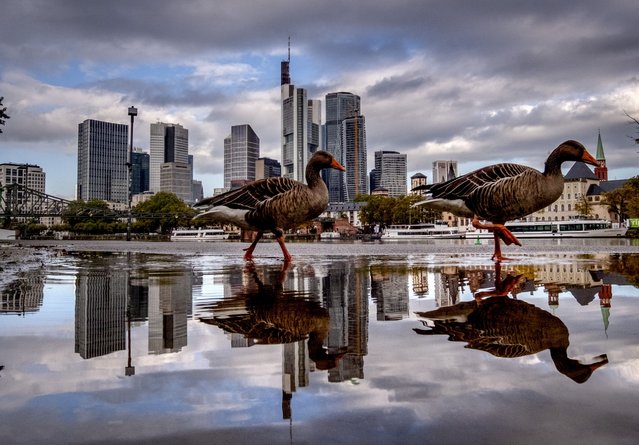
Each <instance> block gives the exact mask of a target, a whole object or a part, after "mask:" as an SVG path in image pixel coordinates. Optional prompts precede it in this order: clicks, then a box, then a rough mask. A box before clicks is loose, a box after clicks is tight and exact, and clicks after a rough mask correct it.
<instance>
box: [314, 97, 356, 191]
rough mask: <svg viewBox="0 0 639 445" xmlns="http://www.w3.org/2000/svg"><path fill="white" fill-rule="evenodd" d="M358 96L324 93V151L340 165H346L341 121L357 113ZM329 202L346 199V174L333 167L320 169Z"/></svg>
mask: <svg viewBox="0 0 639 445" xmlns="http://www.w3.org/2000/svg"><path fill="white" fill-rule="evenodd" d="M359 110H360V97H359V96H357V95H355V94H352V93H347V92H337V93H329V94H327V95H326V125H325V138H326V139H325V142H324V147H325V149H326V151H328V152H329V153H331V154H332V155H333V156H334V157H335V159H337V160H338V161H339V162H340V163H341V164H342V165H346V155H345V151H344V150H343V148H342V122H343V121H344V119H346V118H351V117H355V116H358V115H359ZM322 175H323V178H324V181H325V182H326V185H327V186H328V196H329V201H330V202H344V201H346V175H344V174H343V173H342V172H339V171H337V170H333V169H326V170H323V171H322Z"/></svg>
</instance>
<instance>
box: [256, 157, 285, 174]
mask: <svg viewBox="0 0 639 445" xmlns="http://www.w3.org/2000/svg"><path fill="white" fill-rule="evenodd" d="M276 176H282V166H281V165H280V163H279V161H278V160H277V159H271V158H259V159H258V160H257V162H255V179H264V178H273V177H276Z"/></svg>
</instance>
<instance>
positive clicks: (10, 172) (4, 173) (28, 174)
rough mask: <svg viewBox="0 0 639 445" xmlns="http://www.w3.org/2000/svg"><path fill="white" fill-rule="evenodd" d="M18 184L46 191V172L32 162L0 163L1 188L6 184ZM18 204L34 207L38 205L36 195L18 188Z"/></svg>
mask: <svg viewBox="0 0 639 445" xmlns="http://www.w3.org/2000/svg"><path fill="white" fill-rule="evenodd" d="M11 184H18V185H20V186H22V187H26V188H29V189H31V190H34V191H36V192H39V193H42V194H44V193H45V186H46V173H45V172H44V171H43V170H42V168H41V167H40V166H38V165H32V164H14V163H4V164H0V188H2V187H3V186H5V185H11ZM17 199H18V202H17V204H18V205H19V206H26V207H28V208H32V207H33V206H34V205H36V203H37V201H35V199H36V198H35V197H34V196H32V194H31V193H25V192H24V191H22V190H17Z"/></svg>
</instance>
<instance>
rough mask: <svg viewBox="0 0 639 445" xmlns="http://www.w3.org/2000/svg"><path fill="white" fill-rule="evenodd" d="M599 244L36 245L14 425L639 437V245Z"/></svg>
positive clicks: (360, 436)
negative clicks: (283, 249)
mask: <svg viewBox="0 0 639 445" xmlns="http://www.w3.org/2000/svg"><path fill="white" fill-rule="evenodd" d="M586 241H587V240H572V242H567V240H562V241H561V242H557V241H535V242H529V241H526V242H525V244H524V246H523V247H521V248H516V249H512V248H508V250H507V251H505V253H506V254H508V255H509V256H511V257H512V258H513V260H512V261H509V262H505V263H502V265H501V266H500V267H496V266H495V264H494V263H492V262H491V261H490V254H491V246H490V245H489V244H488V245H487V244H486V243H484V244H482V245H475V244H474V242H472V240H466V241H465V242H463V241H449V242H434V243H397V242H395V243H378V242H376V243H362V242H356V243H341V242H337V243H335V242H328V243H326V242H322V243H290V245H289V250H290V251H291V253H292V254H293V256H294V261H293V263H292V264H291V265H289V266H288V267H287V266H285V265H283V264H282V261H281V259H280V257H279V255H280V253H279V248H278V247H277V245H276V244H275V243H272V242H270V243H269V242H267V243H262V244H260V245H259V246H258V248H257V249H256V251H255V261H254V262H253V263H252V264H245V263H244V262H243V261H242V259H241V255H242V248H243V247H246V244H244V243H234V242H220V243H200V244H198V243H135V242H132V243H126V242H113V243H98V244H97V245H96V244H95V243H91V242H58V243H47V242H36V243H26V242H21V243H20V245H24V246H27V245H29V246H41V247H40V248H41V249H45V250H46V252H47V255H46V258H43V259H42V260H41V261H40V265H39V266H38V267H35V268H34V267H31V268H30V269H29V270H28V272H27V273H22V274H18V276H16V277H15V278H14V279H11V280H8V281H7V282H6V283H4V284H2V285H1V286H0V289H2V306H1V312H0V366H3V368H2V369H1V370H0V416H1V418H2V419H3V421H2V422H1V423H0V443H3V444H32V443H44V442H46V443H51V444H57V443H60V444H62V443H65V444H74V443H105V444H106V443H120V444H127V443H131V444H133V443H136V444H138V443H149V444H150V443H167V444H168V443H227V444H229V443H238V444H254V443H265V444H272V443H303V444H323V443H327V444H328V443H330V444H360V443H367V444H389V443H402V444H417V443H419V444H423V443H451V444H456V443H491V444H501V443H504V444H506V443H508V444H513V443H516V444H525V443H531V444H532V443H535V444H538V443H562V444H572V443H575V444H577V443H579V444H583V443H615V444H626V443H627V444H630V443H633V444H634V443H635V442H636V437H637V434H638V433H639V426H638V425H639V414H637V413H636V410H635V409H634V407H636V406H639V391H638V390H639V329H638V328H637V323H636V320H637V316H638V315H639V288H638V287H637V286H639V247H638V246H636V245H634V244H633V243H632V242H630V241H629V240H599V241H596V242H586ZM98 250H99V251H98Z"/></svg>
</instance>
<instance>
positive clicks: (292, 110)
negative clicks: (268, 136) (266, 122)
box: [280, 39, 322, 182]
mask: <svg viewBox="0 0 639 445" xmlns="http://www.w3.org/2000/svg"><path fill="white" fill-rule="evenodd" d="M290 64H291V43H290V39H289V46H288V58H287V60H283V61H282V63H281V86H280V87H281V92H282V126H281V141H282V160H281V165H282V170H281V171H282V176H284V177H286V178H291V179H295V180H297V181H300V182H306V178H305V171H306V164H307V163H308V160H309V159H310V158H311V156H312V155H313V153H314V152H315V150H317V149H318V148H320V147H321V140H320V128H321V126H322V113H321V110H322V108H321V107H322V103H321V101H319V100H314V99H308V97H307V90H306V89H304V88H297V87H296V86H295V85H293V84H292V83H291V73H290Z"/></svg>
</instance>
